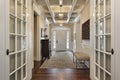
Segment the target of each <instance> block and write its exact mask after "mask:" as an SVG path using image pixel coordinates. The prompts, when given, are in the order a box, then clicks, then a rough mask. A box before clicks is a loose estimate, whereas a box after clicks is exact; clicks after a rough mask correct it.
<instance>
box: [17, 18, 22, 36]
mask: <svg viewBox="0 0 120 80" xmlns="http://www.w3.org/2000/svg"><path fill="white" fill-rule="evenodd" d="M17 33H18V34H21V20H20V19H18V20H17Z"/></svg>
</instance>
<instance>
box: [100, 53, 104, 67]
mask: <svg viewBox="0 0 120 80" xmlns="http://www.w3.org/2000/svg"><path fill="white" fill-rule="evenodd" d="M100 66H102V67H104V53H100Z"/></svg>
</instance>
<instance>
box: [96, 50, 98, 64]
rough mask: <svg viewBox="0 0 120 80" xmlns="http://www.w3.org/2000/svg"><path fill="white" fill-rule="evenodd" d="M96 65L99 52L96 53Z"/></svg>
mask: <svg viewBox="0 0 120 80" xmlns="http://www.w3.org/2000/svg"><path fill="white" fill-rule="evenodd" d="M96 63H97V64H98V51H96Z"/></svg>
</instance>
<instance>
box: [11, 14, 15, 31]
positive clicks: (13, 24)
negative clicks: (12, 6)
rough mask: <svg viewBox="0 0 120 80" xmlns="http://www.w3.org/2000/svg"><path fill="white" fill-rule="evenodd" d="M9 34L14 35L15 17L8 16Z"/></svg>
mask: <svg viewBox="0 0 120 80" xmlns="http://www.w3.org/2000/svg"><path fill="white" fill-rule="evenodd" d="M10 33H15V17H13V16H10Z"/></svg>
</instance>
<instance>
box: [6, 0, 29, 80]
mask: <svg viewBox="0 0 120 80" xmlns="http://www.w3.org/2000/svg"><path fill="white" fill-rule="evenodd" d="M26 2H27V1H26V0H10V7H9V31H8V33H9V37H8V40H7V41H8V42H9V43H8V46H9V48H8V51H9V53H8V54H7V55H8V58H9V59H8V69H9V72H8V73H9V80H25V79H26V67H27V63H26V54H27V46H26V43H27V35H26V9H27V6H26Z"/></svg>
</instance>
